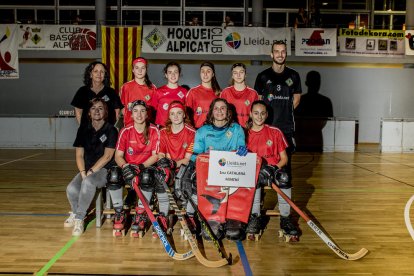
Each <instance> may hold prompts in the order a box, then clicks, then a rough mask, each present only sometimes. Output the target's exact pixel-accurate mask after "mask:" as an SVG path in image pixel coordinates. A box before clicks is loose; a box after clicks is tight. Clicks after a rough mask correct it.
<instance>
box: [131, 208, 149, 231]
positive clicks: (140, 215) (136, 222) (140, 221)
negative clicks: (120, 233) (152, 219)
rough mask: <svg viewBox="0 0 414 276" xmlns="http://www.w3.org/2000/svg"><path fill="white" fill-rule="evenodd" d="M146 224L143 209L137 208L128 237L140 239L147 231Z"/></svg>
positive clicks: (146, 220)
mask: <svg viewBox="0 0 414 276" xmlns="http://www.w3.org/2000/svg"><path fill="white" fill-rule="evenodd" d="M147 224H148V216H147V213H145V209H143V208H142V209H141V208H137V209H136V212H135V216H134V219H133V221H132V224H131V232H130V236H131V237H133V238H142V237H143V236H144V234H145V231H146V229H147Z"/></svg>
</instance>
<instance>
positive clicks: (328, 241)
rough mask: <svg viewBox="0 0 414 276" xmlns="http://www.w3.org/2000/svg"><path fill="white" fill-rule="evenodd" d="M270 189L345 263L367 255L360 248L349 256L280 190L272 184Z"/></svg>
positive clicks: (364, 249) (365, 250)
mask: <svg viewBox="0 0 414 276" xmlns="http://www.w3.org/2000/svg"><path fill="white" fill-rule="evenodd" d="M272 188H273V189H274V190H275V191H276V192H277V193H278V194H279V195H280V196H281V197H283V199H284V200H286V202H287V203H289V205H290V206H291V207H292V208H293V209H294V210H295V211H296V213H298V214H299V215H300V216H301V217H302V218H303V219H304V220H305V221H306V223H307V224H308V226H309V227H310V228H311V229H312V230H313V231H314V232H315V233H316V234H317V235H318V236H319V238H321V239H322V240H323V241H324V242H325V244H326V245H327V246H328V247H329V248H330V249H331V250H332V251H333V252H335V254H336V255H338V256H339V257H341V258H342V259H344V260H347V261H355V260H359V259H361V258H363V257H364V256H365V255H366V254H367V253H368V249H366V248H362V249H360V250H359V251H358V252H356V253H353V254H349V253H346V252H345V251H343V250H342V249H340V248H339V247H338V246H337V245H336V244H335V243H334V242H333V241H332V240H331V239H330V238H329V237H328V236H327V235H326V234H325V233H324V232H323V231H322V230H321V229H320V228H319V227H318V226H317V225H316V224H315V223H314V222H313V221H312V220H311V219H310V218H309V217H308V216H307V215H306V214H305V213H304V212H302V210H300V209H299V207H298V206H296V204H295V203H293V201H292V200H291V199H290V198H289V197H288V196H287V195H286V194H285V193H284V192H282V190H280V188H279V187H278V186H277V185H276V184H274V183H272Z"/></svg>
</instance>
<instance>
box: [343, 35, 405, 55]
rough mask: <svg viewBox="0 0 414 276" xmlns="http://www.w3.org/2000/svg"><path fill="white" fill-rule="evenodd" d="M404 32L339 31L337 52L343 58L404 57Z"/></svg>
mask: <svg viewBox="0 0 414 276" xmlns="http://www.w3.org/2000/svg"><path fill="white" fill-rule="evenodd" d="M404 36H405V34H404V31H400V30H398V31H397V30H395V31H393V30H369V29H362V30H354V29H340V30H339V39H338V41H339V52H340V54H341V55H345V56H370V57H404V52H405V50H404Z"/></svg>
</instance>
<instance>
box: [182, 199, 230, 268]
mask: <svg viewBox="0 0 414 276" xmlns="http://www.w3.org/2000/svg"><path fill="white" fill-rule="evenodd" d="M184 197H185V198H186V199H187V200H188V201H189V202H190V204H191V206H192V207H193V209H194V210H195V212H196V214H197V217H198V220H199V221H200V224H201V226H202V227H203V228H204V230H205V231H206V232H207V234H208V236H209V237H210V239H211V241H212V242H213V244H214V246H215V247H216V249H217V251H218V253H219V254H220V256H221V257H222V258H223V259H226V260H227V262H228V264H229V265H231V264H232V263H233V257H232V255H231V253H229V256H226V253H225V252H224V251H223V249H222V248H221V246H220V243H219V241H218V239H217V237H216V236H215V235H214V233H213V232H212V231H211V228H210V225H209V224H208V222H207V221H205V219H204V217H203V215H202V214H201V213H200V211H199V210H198V207H197V205H196V204H195V203H194V201H193V199H192V198H191V195H189V194H188V192H187V191H184Z"/></svg>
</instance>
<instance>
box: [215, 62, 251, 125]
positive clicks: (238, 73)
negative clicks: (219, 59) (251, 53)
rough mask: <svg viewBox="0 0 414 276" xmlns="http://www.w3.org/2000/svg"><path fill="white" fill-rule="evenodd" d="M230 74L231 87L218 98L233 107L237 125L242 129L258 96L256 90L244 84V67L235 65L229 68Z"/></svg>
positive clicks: (225, 89)
mask: <svg viewBox="0 0 414 276" xmlns="http://www.w3.org/2000/svg"><path fill="white" fill-rule="evenodd" d="M231 72H232V85H231V86H229V87H227V88H224V89H223V91H222V92H221V94H220V98H223V99H226V100H227V101H228V102H229V103H230V104H232V105H233V106H234V107H235V109H236V112H237V120H238V123H239V124H240V125H241V126H242V127H246V122H247V120H248V119H249V114H250V106H251V105H252V103H253V102H254V101H257V100H258V99H259V95H258V94H257V92H256V90H254V89H252V88H250V87H248V86H247V84H246V65H244V64H243V63H235V64H233V66H232V67H231Z"/></svg>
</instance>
